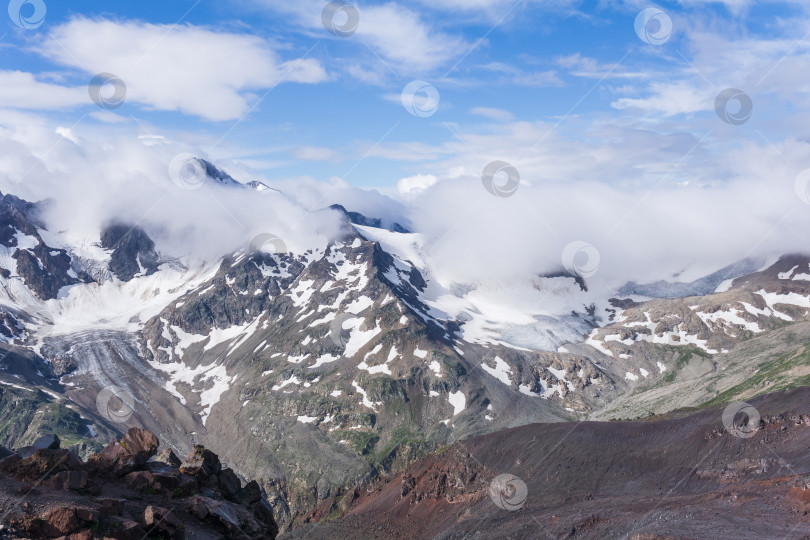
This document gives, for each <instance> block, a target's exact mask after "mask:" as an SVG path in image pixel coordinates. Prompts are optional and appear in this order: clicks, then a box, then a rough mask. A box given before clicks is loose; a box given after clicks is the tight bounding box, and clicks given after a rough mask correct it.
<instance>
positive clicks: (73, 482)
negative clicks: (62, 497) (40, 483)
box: [50, 471, 90, 491]
mask: <svg viewBox="0 0 810 540" xmlns="http://www.w3.org/2000/svg"><path fill="white" fill-rule="evenodd" d="M89 478H90V475H89V474H87V471H62V472H60V473H59V474H57V475H55V476H54V477H53V478H51V480H50V485H51V487H52V488H53V489H73V490H76V491H81V490H83V489H87V484H88V481H89Z"/></svg>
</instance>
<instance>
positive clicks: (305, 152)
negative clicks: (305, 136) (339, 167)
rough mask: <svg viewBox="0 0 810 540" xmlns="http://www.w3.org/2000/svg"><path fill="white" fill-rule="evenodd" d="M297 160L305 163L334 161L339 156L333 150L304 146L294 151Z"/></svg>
mask: <svg viewBox="0 0 810 540" xmlns="http://www.w3.org/2000/svg"><path fill="white" fill-rule="evenodd" d="M292 155H293V157H294V158H296V159H300V160H303V161H333V160H335V159H337V158H338V156H339V154H338V153H337V152H336V151H335V150H332V149H331V148H321V147H316V146H302V147H300V148H296V149H294V150H293V151H292Z"/></svg>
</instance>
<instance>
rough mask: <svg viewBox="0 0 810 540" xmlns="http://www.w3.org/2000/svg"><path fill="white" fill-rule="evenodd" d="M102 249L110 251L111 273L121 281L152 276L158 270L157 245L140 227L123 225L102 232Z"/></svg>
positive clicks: (115, 224)
mask: <svg viewBox="0 0 810 540" xmlns="http://www.w3.org/2000/svg"><path fill="white" fill-rule="evenodd" d="M101 247H103V248H104V249H108V250H110V251H111V252H112V253H111V255H110V271H111V272H112V273H113V275H115V277H117V278H118V279H120V280H121V281H129V280H131V279H132V278H134V277H135V276H137V275H145V276H148V275H151V274H154V273H155V272H156V271H157V269H158V265H159V263H158V260H159V257H158V254H157V252H156V251H155V243H154V242H153V241H152V239H151V238H149V236H148V235H147V234H146V232H144V231H143V229H141V228H140V227H135V226H129V225H125V224H122V223H114V224H112V225H108V226H107V227H106V228H105V229H104V230H103V231H101Z"/></svg>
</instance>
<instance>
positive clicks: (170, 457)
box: [153, 448, 182, 467]
mask: <svg viewBox="0 0 810 540" xmlns="http://www.w3.org/2000/svg"><path fill="white" fill-rule="evenodd" d="M153 461H156V462H158V463H164V464H166V465H170V466H172V467H179V466H180V465H181V464H182V461H180V458H179V457H177V455H176V454H175V453H174V452H173V451H172V449H171V448H164V449H163V450H161V451H160V452H158V454H157V455H156V456H155V458H154V460H153Z"/></svg>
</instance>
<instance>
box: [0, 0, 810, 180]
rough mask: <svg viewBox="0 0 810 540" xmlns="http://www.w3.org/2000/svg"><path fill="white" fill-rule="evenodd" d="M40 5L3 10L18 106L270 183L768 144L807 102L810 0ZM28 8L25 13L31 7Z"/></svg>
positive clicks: (260, 0)
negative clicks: (500, 145) (605, 150)
mask: <svg viewBox="0 0 810 540" xmlns="http://www.w3.org/2000/svg"><path fill="white" fill-rule="evenodd" d="M45 5H46V7H47V14H46V18H45V22H44V24H42V25H41V26H40V27H38V28H36V29H27V30H24V29H21V28H18V27H17V26H15V25H14V24H13V22H12V21H11V19H10V18H8V19H6V24H5V26H4V31H5V32H6V35H5V37H4V38H3V42H2V43H3V45H4V47H3V48H2V60H1V62H2V64H0V71H2V76H3V78H5V79H8V78H9V77H11V74H14V77H13V81H14V82H13V83H11V82H9V81H8V80H7V81H6V83H5V84H4V86H6V92H7V93H12V94H13V95H12V96H10V97H8V98H7V99H5V100H3V101H5V103H6V104H7V105H6V106H8V107H11V108H14V109H18V110H23V111H30V112H33V113H37V114H39V115H41V116H43V117H47V118H50V119H52V120H53V121H54V122H57V123H59V124H60V125H66V126H70V127H71V129H72V130H73V131H74V132H76V133H83V132H86V131H90V130H99V131H103V130H113V131H116V132H118V133H133V134H135V133H137V134H140V135H158V136H161V137H166V138H169V139H172V140H179V141H184V142H187V143H188V144H190V145H191V146H192V147H193V148H194V149H195V150H196V151H198V152H200V153H203V154H206V155H209V156H210V157H212V158H214V159H216V160H219V161H221V162H222V163H225V164H229V165H231V166H232V167H234V168H235V170H242V169H241V168H242V167H244V170H247V171H251V172H255V174H257V175H261V176H262V177H264V178H266V179H269V180H281V179H290V178H296V177H301V176H307V177H312V178H315V179H317V180H321V181H326V180H328V179H329V178H332V177H339V178H344V179H345V180H346V181H347V182H349V183H350V184H352V185H355V186H359V187H377V188H381V189H382V190H384V191H386V190H393V189H394V187H395V186H396V183H397V181H399V180H400V179H402V178H406V177H412V176H415V175H426V176H428V177H430V176H435V177H442V176H445V175H448V174H450V175H452V174H453V171H454V170H457V169H458V168H459V165H458V163H457V162H455V161H454V159H456V158H458V156H461V155H466V156H475V155H477V154H478V153H479V150H478V145H483V147H485V148H486V146H487V144H486V139H487V138H488V137H499V138H500V139H502V140H507V139H509V140H510V141H512V149H511V151H508V152H504V153H506V154H509V155H504V156H502V159H505V160H507V161H510V162H520V161H521V160H522V159H524V156H525V154H527V153H529V154H531V153H533V152H535V151H536V150H537V148H536V145H538V144H539V145H541V146H542V144H543V143H542V142H541V141H542V140H543V138H544V137H545V136H547V134H548V133H550V132H553V134H554V135H555V136H558V135H559V136H561V137H564V138H565V139H567V140H571V141H574V142H594V141H598V142H603V141H604V140H608V141H609V140H610V139H611V138H615V137H629V135H628V133H630V134H632V133H634V132H638V130H643V131H645V132H647V131H649V132H651V133H652V134H651V135H650V137H652V138H656V137H675V136H676V135H677V134H683V135H684V136H692V137H696V138H698V139H699V138H701V137H702V136H703V135H704V133H705V132H706V131H707V130H708V129H712V128H714V129H715V130H716V133H712V134H711V136H710V139H709V140H708V141H706V144H707V145H711V144H713V141H715V139H716V140H717V141H718V144H725V143H728V142H729V140H728V139H729V138H732V141H731V142H732V143H736V144H740V143H741V142H742V141H744V140H746V139H756V140H757V141H758V142H760V143H762V142H763V139H764V140H767V141H769V143H771V142H773V143H775V142H777V141H780V140H782V139H783V138H784V137H785V136H787V135H790V134H795V127H796V124H798V123H799V122H798V118H797V117H796V112H797V111H803V110H805V107H804V106H805V105H806V101H805V100H806V96H807V94H806V93H805V92H804V91H801V92H800V93H798V94H795V95H793V94H791V96H790V99H786V97H785V91H786V90H787V89H788V88H789V84H790V80H789V75H790V72H791V70H795V69H796V66H801V65H803V62H804V60H803V57H806V56H805V53H806V49H805V46H804V45H805V44H804V43H803V42H802V41H801V38H802V37H803V36H804V35H805V34H806V31H807V23H806V9H807V7H806V6H803V5H802V3H794V2H747V1H745V0H725V1H724V2H711V1H706V0H691V1H687V0H683V1H679V2H661V3H657V4H655V3H647V2H636V1H625V2H622V1H608V0H603V1H582V2H578V1H562V0H561V1H543V0H536V1H530V0H526V1H523V2H518V3H514V2H507V1H501V0H477V1H469V2H463V1H461V0H444V1H438V2H427V1H425V2H409V3H394V2H388V3H374V2H371V3H357V4H356V9H357V13H358V14H359V25H358V29H357V32H355V33H354V34H353V35H351V36H348V37H337V36H334V35H331V34H330V33H329V32H327V31H326V30H325V29H324V28H323V27H322V26H321V24H320V18H321V11H322V9H323V7H324V6H325V5H326V2H321V1H302V2H283V1H276V0H242V1H239V2H228V3H222V2H212V1H210V0H202V1H200V2H193V1H179V0H173V1H170V2H158V1H141V2H121V3H116V4H115V9H114V10H111V4H110V3H109V2H101V1H76V2H70V3H65V2H55V1H51V2H47V1H46V2H45ZM649 7H654V8H658V9H660V10H661V11H662V12H664V13H665V14H666V16H667V17H669V18H670V19H671V21H672V23H673V28H674V31H673V33H672V35H671V37H669V39H668V40H667V41H666V42H665V43H663V44H662V45H657V46H656V45H650V44H648V43H644V42H643V41H642V40H641V39H640V38H639V36H637V35H636V32H635V31H634V20H635V18H636V16H637V15H638V13H639V12H640V11H641V10H642V9H644V8H649ZM23 9H24V10H27V11H24V12H23V14H24V15H29V14H30V13H31V12H32V11H33V6H31V5H29V6H26V7H24V8H23ZM178 22H179V24H178V25H177V26H172V25H175V24H176V23H178ZM122 28H123V30H122ZM211 36H218V37H219V38H220V46H218V47H217V48H218V49H219V50H220V51H221V52H222V55H223V57H222V58H218V59H217V60H216V62H215V63H214V64H213V65H208V64H207V63H206V58H202V57H200V56H197V57H194V56H195V55H194V52H195V51H196V50H198V48H197V43H205V42H210V39H209V38H210V37H211ZM130 47H131V49H132V51H135V52H132V51H130ZM735 49H736V50H737V52H735ZM130 52H131V54H129V53H130ZM169 58H171V59H172V61H173V62H174V63H173V64H171V65H167V64H166V62H168V59H169ZM186 58H188V61H187V62H186V61H185V59H186ZM785 58H787V59H788V61H785ZM133 59H136V60H134V61H135V62H137V63H138V66H137V68H136V69H135V70H133V69H131V64H132V63H133ZM255 59H258V60H259V64H260V65H259V67H256V66H255V62H254V60H255ZM735 59H736V61H735ZM735 63H736V64H738V65H735ZM230 69H233V73H232V74H231V73H229V72H228V71H229V70H230ZM206 70H210V71H211V73H209V74H208V75H206V76H202V75H201V72H204V71H206ZM770 70H775V71H774V72H773V73H770V77H767V75H768V73H769V72H770ZM99 71H108V72H111V73H114V74H116V75H118V76H120V77H121V78H122V79H123V80H124V81H125V82H127V83H128V84H127V89H128V95H127V100H126V102H125V103H124V104H123V105H122V106H121V107H120V108H118V109H115V110H111V111H106V110H103V109H100V108H99V107H97V106H96V105H95V104H93V103H92V102H91V101H90V100H89V98H88V97H87V92H86V89H84V88H83V87H86V84H87V82H88V81H89V79H90V78H91V77H92V75H93V74H94V72H99ZM170 72H171V73H170ZM217 72H219V73H222V75H221V76H220V77H218V76H217V74H216V73H217ZM22 74H25V75H22ZM763 76H765V77H766V79H765V81H764V82H763V83H762V84H759V85H757V84H755V83H756V82H758V81H759V80H760V79H761V78H762V77H763ZM25 77H28V78H25ZM21 78H22V79H23V80H21ZM177 79H181V80H183V81H186V82H187V83H188V84H178V81H177ZM161 80H166V81H167V82H166V83H165V84H162V83H161ZM414 80H422V81H425V82H427V83H429V84H431V85H432V86H433V87H435V88H436V90H437V92H438V94H439V95H440V102H439V106H438V109H437V110H436V111H435V114H432V115H430V116H428V117H417V116H414V115H411V114H409V112H408V111H407V110H406V109H405V107H403V105H402V103H401V93H402V90H403V88H404V87H405V86H406V85H407V84H408V83H410V82H411V81H414ZM45 85H47V86H45ZM780 85H782V86H780ZM9 87H13V90H9ZM727 87H735V88H740V89H741V90H743V91H745V92H748V93H750V95H752V99H753V101H754V104H755V114H754V115H753V116H752V118H751V120H750V122H749V123H747V124H746V125H745V126H741V127H740V129H734V130H731V129H728V127H727V126H724V125H719V124H717V120H718V119H717V117H716V115H715V112H714V108H713V107H714V96H715V95H716V94H717V92H719V91H720V90H722V89H724V88H727ZM742 87H753V88H742ZM791 90H792V89H791ZM62 93H64V94H65V95H61V94H62ZM191 98H194V99H191ZM796 98H798V99H796ZM189 101H194V103H192V104H189V103H188V102H189ZM805 125H806V123H805ZM707 126H708V127H707ZM609 128H621V129H622V130H624V131H623V132H622V133H621V134H620V133H618V132H616V131H615V130H613V131H612V132H611V129H609ZM223 137H225V138H224V139H223ZM513 139H514V140H513ZM724 139H726V140H724ZM628 141H629V139H628ZM628 144H630V143H629V142H628ZM687 145H688V142H687ZM682 151H683V148H681V147H679V148H678V150H677V151H676V152H675V153H676V154H677V152H682ZM671 157H672V156H670V158H671ZM665 159H669V158H665ZM482 161H483V160H482ZM479 166H480V164H478V163H470V169H471V170H474V169H475V168H476V167H479ZM531 168H532V165H530V164H529V165H527V166H526V169H531ZM540 172H541V173H542V172H543V171H542V170H541V171H540ZM557 174H562V173H556V172H555V171H554V167H549V168H548V176H550V177H553V176H556V175H557ZM608 180H609V179H608ZM614 180H616V179H614Z"/></svg>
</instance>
